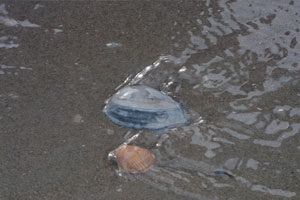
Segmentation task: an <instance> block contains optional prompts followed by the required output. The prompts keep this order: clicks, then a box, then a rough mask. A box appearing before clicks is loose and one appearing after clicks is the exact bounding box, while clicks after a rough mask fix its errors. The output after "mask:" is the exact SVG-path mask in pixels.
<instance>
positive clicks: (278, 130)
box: [120, 1, 300, 199]
mask: <svg viewBox="0 0 300 200" xmlns="http://www.w3.org/2000/svg"><path fill="white" fill-rule="evenodd" d="M266 4H268V6H267V7H266V6H265V5H266ZM299 5H300V4H299V3H297V2H293V1H291V2H290V4H288V3H286V2H283V3H282V2H280V1H272V2H271V1H269V3H265V2H264V3H261V2H260V1H251V3H249V2H248V3H247V2H246V1H243V2H231V3H228V2H227V3H226V2H225V1H220V3H219V5H218V8H215V7H214V9H212V7H210V6H211V4H210V3H209V1H207V3H206V6H207V8H206V10H205V12H208V13H205V14H203V13H202V14H201V13H200V15H199V18H198V19H195V20H194V21H188V22H187V23H188V24H193V28H192V30H186V37H189V38H190V41H189V43H186V44H184V43H180V42H181V41H180V40H178V41H177V39H176V38H177V36H178V34H184V33H174V35H173V36H170V37H171V38H172V40H173V41H174V46H175V47H179V46H180V47H181V48H183V51H182V53H181V55H179V56H178V55H177V56H176V55H167V56H161V57H160V58H159V59H158V60H157V61H155V62H154V63H153V64H152V65H150V66H147V67H146V68H145V69H144V70H143V71H141V72H140V73H138V74H137V75H136V76H130V77H128V79H127V80H125V82H124V83H123V84H122V85H121V86H120V87H122V86H124V85H133V84H145V85H148V86H151V87H154V88H156V89H159V90H162V91H164V92H166V93H168V94H169V95H171V96H173V97H174V98H176V99H177V100H179V101H181V102H182V103H183V104H184V105H186V107H187V109H188V110H189V116H190V118H191V121H192V123H191V124H190V125H188V126H184V127H181V128H174V129H171V130H167V131H164V132H163V133H151V132H149V131H143V132H141V133H139V137H138V138H137V139H136V140H134V141H133V142H132V143H135V144H138V145H141V146H144V147H147V148H149V149H151V150H152V151H153V152H154V153H155V154H156V156H157V157H158V165H157V166H156V167H154V168H153V169H152V170H151V171H150V172H148V173H146V174H143V175H139V176H136V178H137V179H140V180H142V181H143V182H145V183H147V184H150V185H152V186H154V187H157V188H159V189H161V190H165V191H169V190H171V191H173V192H175V193H177V194H180V195H183V196H186V197H191V198H196V199H227V198H238V197H239V196H240V195H241V194H242V195H249V196H253V197H260V196H262V195H267V196H268V199H272V198H273V197H274V198H277V197H279V198H280V197H281V198H283V197H284V198H290V197H296V196H298V195H299V194H298V191H297V189H296V187H286V186H285V184H284V183H285V182H289V186H291V185H293V184H294V185H297V181H298V180H297V178H296V177H299V167H300V166H299V163H297V161H296V159H295V155H294V153H291V152H298V151H299V146H298V140H299V137H297V134H299V132H300V123H299V121H300V104H299V100H300V90H299V87H300V83H299V80H300V79H299V78H300V66H299V56H298V53H299V45H298V44H297V41H299V39H300V37H299V29H298V28H297V26H296V24H297V25H299V16H298V12H299V8H300V7H299ZM203 12H204V11H203ZM174 26H179V24H178V23H177V22H175V23H174ZM298 27H299V26H298ZM211 50H214V51H213V52H214V54H212V53H207V51H211ZM297 138H298V139H297ZM296 154H297V153H296ZM286 163H289V164H288V165H286ZM291 172H293V174H294V173H298V174H297V175H294V176H291V175H290V173H291ZM224 188H225V189H224Z"/></svg>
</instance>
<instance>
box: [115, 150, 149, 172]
mask: <svg viewBox="0 0 300 200" xmlns="http://www.w3.org/2000/svg"><path fill="white" fill-rule="evenodd" d="M115 155H116V160H117V162H118V166H119V168H120V169H121V170H122V171H124V172H127V173H132V174H136V173H141V172H146V171H147V170H148V169H149V168H150V167H151V166H152V165H153V164H154V163H155V156H154V154H153V153H151V152H150V151H148V150H147V149H144V148H141V147H138V146H133V145H124V146H122V147H120V148H119V149H117V150H116V152H115Z"/></svg>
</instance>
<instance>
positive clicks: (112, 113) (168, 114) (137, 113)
mask: <svg viewBox="0 0 300 200" xmlns="http://www.w3.org/2000/svg"><path fill="white" fill-rule="evenodd" d="M104 113H105V114H106V115H107V117H108V118H109V119H110V120H112V121H113V122H114V123H116V124H118V125H121V126H125V127H128V128H135V129H144V128H146V129H152V130H158V129H164V128H168V127H174V126H178V125H183V124H186V123H187V119H186V115H185V112H184V110H183V108H182V106H181V105H180V104H179V103H177V102H176V101H174V100H173V99H172V98H171V97H169V96H167V95H165V94H163V93H161V92H159V91H157V90H155V89H153V88H150V87H147V86H143V85H136V86H127V87H125V88H123V89H121V90H120V91H118V92H117V93H116V94H115V95H113V96H112V97H111V98H110V99H109V100H108V102H107V105H106V106H105V108H104Z"/></svg>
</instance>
